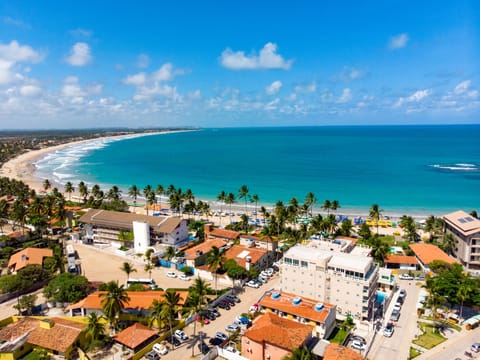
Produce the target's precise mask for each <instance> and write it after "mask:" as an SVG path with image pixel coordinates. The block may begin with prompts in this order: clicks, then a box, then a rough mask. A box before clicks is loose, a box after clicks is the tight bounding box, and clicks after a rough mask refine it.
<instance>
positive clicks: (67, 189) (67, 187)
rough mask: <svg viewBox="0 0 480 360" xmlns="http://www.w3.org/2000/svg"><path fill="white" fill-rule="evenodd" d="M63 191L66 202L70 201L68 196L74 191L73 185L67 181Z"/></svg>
mask: <svg viewBox="0 0 480 360" xmlns="http://www.w3.org/2000/svg"><path fill="white" fill-rule="evenodd" d="M64 190H65V192H66V193H67V194H68V201H70V195H71V194H72V193H73V192H74V191H75V188H74V187H73V184H72V183H71V182H70V181H67V182H66V184H65V187H64Z"/></svg>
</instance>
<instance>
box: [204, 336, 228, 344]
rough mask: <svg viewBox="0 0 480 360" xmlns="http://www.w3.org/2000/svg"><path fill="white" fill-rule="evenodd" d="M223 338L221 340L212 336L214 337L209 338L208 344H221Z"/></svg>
mask: <svg viewBox="0 0 480 360" xmlns="http://www.w3.org/2000/svg"><path fill="white" fill-rule="evenodd" d="M224 341H225V340H222V339H220V338H217V337H214V338H211V339H210V340H209V341H208V342H209V344H210V345H212V346H219V345H221V344H223V342H224Z"/></svg>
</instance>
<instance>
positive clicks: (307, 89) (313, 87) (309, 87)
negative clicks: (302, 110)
mask: <svg viewBox="0 0 480 360" xmlns="http://www.w3.org/2000/svg"><path fill="white" fill-rule="evenodd" d="M294 90H295V92H296V93H313V92H315V91H317V83H316V82H315V81H313V82H311V83H310V84H306V85H297V86H295V89H294Z"/></svg>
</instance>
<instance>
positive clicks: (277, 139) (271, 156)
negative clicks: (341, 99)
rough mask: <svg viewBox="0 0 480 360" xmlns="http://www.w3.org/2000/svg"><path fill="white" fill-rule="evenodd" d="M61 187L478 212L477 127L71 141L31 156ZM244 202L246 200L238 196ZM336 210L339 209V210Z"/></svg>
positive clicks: (348, 209) (347, 208) (224, 132)
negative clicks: (312, 198) (310, 197)
mask: <svg viewBox="0 0 480 360" xmlns="http://www.w3.org/2000/svg"><path fill="white" fill-rule="evenodd" d="M36 165H37V168H38V172H37V174H38V175H39V176H41V177H46V178H49V179H51V180H54V181H56V182H58V183H60V184H64V183H65V182H66V181H72V182H73V183H74V184H78V182H79V181H80V180H84V181H86V182H88V183H90V184H99V185H101V186H102V187H105V188H107V187H110V186H111V185H117V186H119V187H120V188H121V189H123V190H124V193H126V192H127V190H126V189H127V188H128V187H129V186H131V185H133V184H135V185H137V186H138V187H140V188H142V189H143V187H144V186H145V185H147V184H150V185H152V187H156V185H157V184H159V183H160V184H162V185H164V186H165V187H167V186H168V185H169V184H174V185H175V186H176V187H181V188H182V189H184V190H185V189H187V188H190V189H191V190H192V191H193V193H194V194H195V195H196V197H197V198H202V199H212V200H213V199H215V197H216V196H217V195H218V193H219V192H220V191H222V190H224V191H226V192H233V193H235V194H237V192H238V189H239V187H240V186H241V185H242V184H246V185H247V186H248V187H249V190H250V194H258V195H259V197H260V202H261V203H265V204H273V203H274V202H275V201H277V200H283V201H284V202H288V200H290V198H292V197H297V198H298V199H299V200H300V201H301V202H302V201H303V200H304V198H305V195H306V193H307V192H309V191H312V192H314V193H315V194H316V196H317V198H318V199H319V202H323V200H324V199H330V200H338V201H339V202H340V205H341V209H342V210H343V212H345V213H352V212H358V211H361V212H365V211H366V210H367V209H368V208H369V207H370V205H371V204H373V203H378V204H379V205H380V207H381V208H382V209H384V210H385V214H389V213H392V214H402V213H409V214H430V213H435V214H442V213H444V212H446V211H450V210H456V209H464V210H466V211H471V210H472V209H480V125H455V126H350V127H349V126H338V127H292V128H286V127H282V128H236V129H204V130H200V131H192V132H183V133H174V134H165V135H154V136H144V137H136V138H131V139H125V140H121V141H107V142H106V141H103V140H96V141H93V142H90V143H88V144H83V145H80V146H79V145H77V146H72V147H68V148H66V149H63V150H61V151H58V152H56V153H53V154H49V155H48V156H47V157H46V158H44V159H42V160H40V161H38V162H37V164H36ZM240 203H243V201H241V202H240ZM342 210H341V211H340V213H341V212H342Z"/></svg>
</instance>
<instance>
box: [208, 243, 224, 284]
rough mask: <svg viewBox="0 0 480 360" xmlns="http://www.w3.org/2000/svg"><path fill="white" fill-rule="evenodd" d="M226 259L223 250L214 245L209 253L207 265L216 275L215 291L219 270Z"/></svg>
mask: <svg viewBox="0 0 480 360" xmlns="http://www.w3.org/2000/svg"><path fill="white" fill-rule="evenodd" d="M224 260H225V256H224V255H223V252H222V251H220V249H219V248H218V247H216V246H213V247H212V250H210V252H209V253H208V254H207V265H208V269H209V270H210V271H211V272H212V273H213V276H214V277H215V293H216V292H217V280H218V274H217V271H218V270H219V269H221V267H222V265H223V262H224Z"/></svg>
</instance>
